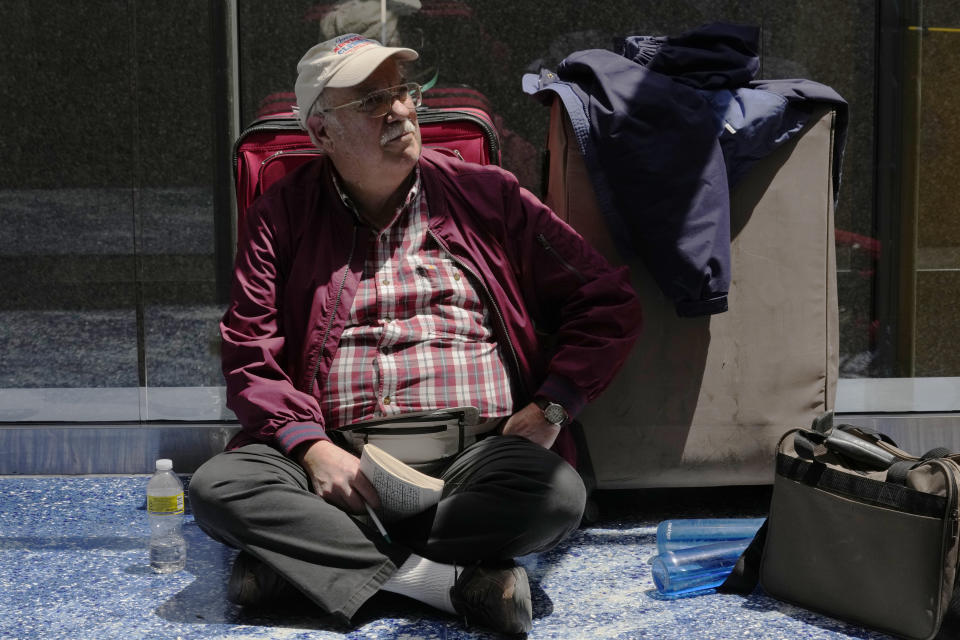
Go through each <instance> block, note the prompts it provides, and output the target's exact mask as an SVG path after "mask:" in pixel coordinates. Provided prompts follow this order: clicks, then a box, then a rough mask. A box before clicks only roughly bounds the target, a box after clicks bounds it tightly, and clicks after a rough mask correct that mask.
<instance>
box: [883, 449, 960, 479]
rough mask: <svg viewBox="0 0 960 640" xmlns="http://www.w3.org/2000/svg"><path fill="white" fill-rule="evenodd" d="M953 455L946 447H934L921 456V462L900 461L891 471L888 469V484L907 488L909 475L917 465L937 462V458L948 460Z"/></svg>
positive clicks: (893, 465)
mask: <svg viewBox="0 0 960 640" xmlns="http://www.w3.org/2000/svg"><path fill="white" fill-rule="evenodd" d="M951 455H953V452H952V451H950V449H947V448H946V447H934V448H933V449H930V451H927V452H926V453H925V454H923V455H922V456H920V459H919V460H900V461H899V462H895V463H893V464H892V465H891V466H890V468H889V469H887V482H893V483H895V484H902V485H904V486H906V484H907V474H908V473H909V472H910V471H911V470H912V469H913V468H914V467H916V466H917V465H919V464H921V463H924V462H926V461H927V460H936V459H937V458H947V457H949V456H951Z"/></svg>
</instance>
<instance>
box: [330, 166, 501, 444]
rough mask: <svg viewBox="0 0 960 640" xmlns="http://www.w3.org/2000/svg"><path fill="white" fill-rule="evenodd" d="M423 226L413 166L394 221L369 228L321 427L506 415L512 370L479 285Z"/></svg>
mask: <svg viewBox="0 0 960 640" xmlns="http://www.w3.org/2000/svg"><path fill="white" fill-rule="evenodd" d="M338 190H339V191H340V197H341V198H342V199H343V201H344V203H345V204H346V205H347V206H348V208H350V209H352V210H353V211H354V213H356V207H354V206H353V204H352V203H351V202H350V199H349V198H348V197H347V196H346V194H345V193H344V192H343V190H342V189H341V188H340V186H339V185H338ZM427 221H428V210H427V202H426V197H425V194H424V192H423V188H422V185H421V183H420V175H419V170H418V171H417V175H416V179H415V181H414V184H413V186H412V187H411V189H410V191H409V193H408V194H407V198H406V201H405V202H404V203H403V205H402V206H401V207H400V208H399V209H398V210H397V213H396V215H395V216H394V219H393V220H392V221H391V223H390V224H389V225H387V227H386V228H384V229H383V230H381V231H379V232H377V231H372V232H373V233H376V234H377V237H376V239H375V241H374V242H372V243H371V245H370V251H369V253H368V254H367V257H366V261H365V264H364V273H363V279H362V281H361V283H360V286H359V289H358V290H357V293H356V297H355V298H354V301H353V307H352V308H351V310H350V317H349V320H348V321H347V326H346V327H345V329H344V331H343V335H342V336H341V338H340V344H339V346H338V347H337V351H336V354H335V355H334V360H333V364H332V366H331V369H330V373H329V376H328V378H327V381H326V386H325V388H324V389H323V390H322V391H321V392H320V398H319V400H320V408H321V410H322V411H323V413H324V415H325V417H326V420H327V425H328V427H331V428H337V427H342V426H345V425H348V424H351V423H353V422H356V421H358V420H362V419H365V418H371V417H378V416H384V415H391V414H399V413H404V412H409V411H421V410H428V409H442V408H445V407H453V406H474V407H477V408H478V409H479V410H480V415H481V416H484V417H486V418H494V417H499V416H506V415H509V414H510V413H512V407H513V400H512V395H511V390H510V376H509V372H508V369H507V367H506V364H505V361H504V358H503V352H502V350H501V347H500V346H499V345H498V343H497V341H496V339H495V336H494V334H493V330H492V328H491V322H490V317H489V314H488V311H487V309H486V308H485V306H484V303H483V299H482V297H481V295H480V291H479V290H478V286H477V284H476V283H474V282H471V280H472V277H471V276H469V275H468V274H467V273H466V272H464V271H463V270H461V269H460V267H459V266H458V265H457V263H456V262H454V261H453V260H452V258H451V257H450V256H449V255H447V254H446V252H444V251H443V250H442V249H441V248H440V247H439V246H438V245H437V243H436V241H435V240H433V238H431V236H430V235H429V234H428V233H427V229H428V227H427Z"/></svg>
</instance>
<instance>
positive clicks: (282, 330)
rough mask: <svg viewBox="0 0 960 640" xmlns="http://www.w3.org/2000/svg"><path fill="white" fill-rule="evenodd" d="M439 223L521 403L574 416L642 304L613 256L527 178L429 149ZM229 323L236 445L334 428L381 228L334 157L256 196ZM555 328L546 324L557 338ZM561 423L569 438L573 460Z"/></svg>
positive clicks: (626, 346)
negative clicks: (331, 413) (342, 350)
mask: <svg viewBox="0 0 960 640" xmlns="http://www.w3.org/2000/svg"><path fill="white" fill-rule="evenodd" d="M420 176H421V180H422V185H423V188H424V191H425V197H426V198H427V203H428V209H429V213H430V230H429V232H428V233H430V235H431V236H432V237H433V239H434V240H435V241H436V242H437V243H438V244H439V245H440V246H441V247H442V248H443V250H444V251H446V252H447V253H448V254H449V255H450V257H451V258H452V259H453V260H454V261H455V262H457V263H458V264H459V266H460V267H461V268H462V269H464V270H465V271H467V272H468V273H470V274H472V275H473V276H474V277H475V279H476V281H477V282H479V283H480V285H481V290H482V292H483V294H484V296H485V299H486V302H487V304H489V305H490V315H491V318H492V321H493V324H494V327H493V329H494V331H495V332H496V335H497V337H498V339H499V340H500V341H501V343H502V344H503V345H504V354H505V357H506V359H507V364H508V366H509V367H510V370H511V373H512V374H513V375H512V379H511V383H512V387H513V395H514V400H515V402H516V403H517V405H516V407H515V409H519V408H521V407H523V406H524V405H526V404H527V403H528V402H530V400H531V399H532V398H533V397H534V396H543V397H546V398H549V399H551V400H554V401H555V402H559V403H560V404H562V405H563V406H564V407H565V408H566V410H567V412H568V413H569V414H570V415H571V416H576V415H577V413H578V412H579V411H580V410H581V409H582V408H583V406H584V405H585V404H586V403H587V402H589V401H590V400H592V399H593V398H595V397H596V396H597V395H598V394H599V393H600V392H601V391H602V390H603V389H604V388H605V387H606V386H607V384H608V383H609V382H610V380H611V379H612V378H613V376H614V374H615V373H616V371H617V370H618V369H619V368H620V366H621V365H622V364H623V362H624V360H625V359H626V357H627V354H628V353H629V351H630V348H631V346H632V345H633V342H634V340H635V339H636V337H637V335H638V333H639V331H640V323H641V312H640V304H639V302H638V300H637V298H636V294H635V292H634V290H633V288H632V287H631V285H630V283H629V275H628V272H627V270H626V268H619V269H615V268H613V267H612V266H610V264H609V263H608V262H607V261H606V260H605V259H604V258H603V257H601V256H600V254H598V253H597V252H596V251H595V250H594V249H593V248H591V247H590V246H589V245H588V244H587V243H586V242H585V241H584V240H583V239H582V238H581V237H580V236H579V235H578V234H577V233H576V232H575V231H574V230H573V229H572V228H571V227H570V226H569V225H567V224H566V223H565V222H563V221H561V220H560V219H559V218H558V217H557V216H556V215H554V214H553V212H551V211H550V210H549V209H548V208H547V207H546V206H544V205H543V204H542V203H541V202H540V201H539V200H538V199H537V198H536V197H535V196H534V195H533V194H531V193H530V192H528V191H526V190H525V189H522V188H521V187H520V185H519V184H518V182H517V180H516V178H514V177H513V175H511V174H510V173H508V172H506V171H504V170H502V169H500V168H499V167H495V166H481V165H476V164H471V163H466V162H463V161H461V160H458V159H456V158H451V157H449V156H446V155H444V154H441V153H438V152H435V151H432V150H429V149H424V151H423V153H422V156H421V158H420ZM245 224H246V233H245V236H244V241H243V242H242V243H241V246H240V247H239V248H238V252H237V258H236V263H235V266H234V282H233V291H232V300H231V303H230V306H229V308H228V310H227V312H226V314H225V315H224V317H223V320H222V322H221V325H220V330H221V335H222V338H223V351H222V353H223V363H222V364H223V373H224V376H225V378H226V384H227V406H228V407H229V408H230V409H232V410H233V412H234V413H235V414H236V415H237V418H238V419H239V420H240V424H241V425H242V427H243V429H242V430H241V432H240V433H238V434H237V435H236V436H235V437H234V438H233V439H232V440H231V441H230V443H229V444H228V445H227V447H228V448H230V449H232V448H236V447H239V446H243V445H245V444H249V443H253V442H264V443H267V444H270V445H272V446H275V447H277V448H279V449H280V450H282V451H284V452H285V453H287V454H290V453H291V452H292V451H293V449H294V448H295V447H297V446H298V445H301V444H304V443H306V442H310V441H314V440H318V439H324V438H327V436H326V433H325V426H324V417H323V415H322V414H321V412H320V407H319V404H318V402H317V400H316V398H315V394H316V393H317V389H318V388H319V389H322V388H323V387H324V383H325V380H326V377H327V373H328V371H329V369H330V365H331V363H332V361H333V356H334V352H335V351H336V349H337V344H338V342H339V339H340V334H341V332H342V331H343V328H344V323H345V322H346V319H347V316H348V314H349V311H350V307H351V305H352V303H353V297H354V294H355V292H356V290H357V285H358V283H359V280H360V276H361V274H362V270H363V262H364V258H365V256H366V255H367V248H368V245H369V243H370V242H371V240H372V234H371V233H370V230H369V228H367V227H365V226H362V225H361V224H360V223H359V222H358V220H357V218H356V216H355V215H354V214H353V213H352V212H350V211H349V210H348V209H347V208H346V207H345V206H344V205H343V203H342V201H341V200H340V198H339V196H338V195H337V191H336V189H335V188H334V186H333V183H332V165H331V163H330V162H329V160H328V159H327V158H325V157H321V158H320V159H318V160H315V161H312V162H310V163H308V164H306V165H305V166H303V167H300V168H299V169H297V170H296V171H294V172H292V173H291V174H290V175H288V176H286V177H284V178H283V179H282V180H281V181H279V182H278V183H277V184H275V185H274V186H273V187H272V188H271V189H270V190H268V191H267V193H265V194H263V195H262V196H260V197H259V198H258V199H257V200H256V202H255V203H254V204H253V206H251V208H250V209H249V211H248V212H247V215H246V218H245ZM547 336H549V337H547ZM565 432H566V430H563V431H561V436H562V437H561V438H558V445H557V446H556V447H555V448H557V449H558V451H559V452H560V453H561V454H562V455H564V457H566V458H567V459H568V460H570V459H571V458H572V457H573V455H572V454H571V451H570V447H571V444H572V443H571V440H570V438H569V435H568V434H566V433H565Z"/></svg>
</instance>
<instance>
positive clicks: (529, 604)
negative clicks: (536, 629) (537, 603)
mask: <svg viewBox="0 0 960 640" xmlns="http://www.w3.org/2000/svg"><path fill="white" fill-rule="evenodd" d="M513 574H514V578H515V580H516V582H515V587H514V592H513V613H514V615H513V619H514V620H516V621H517V622H519V623H520V627H521V628H520V629H519V630H518V631H515V632H514V633H526V632H528V631H530V629H531V628H532V627H533V601H532V599H531V597H530V580H529V578H528V577H527V570H526V569H524V568H523V567H519V566H518V567H514V568H513Z"/></svg>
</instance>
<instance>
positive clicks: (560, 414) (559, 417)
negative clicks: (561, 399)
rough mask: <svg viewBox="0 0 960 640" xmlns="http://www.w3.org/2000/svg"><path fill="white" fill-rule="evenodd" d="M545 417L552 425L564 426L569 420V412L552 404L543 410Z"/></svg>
mask: <svg viewBox="0 0 960 640" xmlns="http://www.w3.org/2000/svg"><path fill="white" fill-rule="evenodd" d="M543 417H544V418H546V419H547V422H550V423H552V424H562V423H563V421H564V420H566V419H567V412H566V411H565V410H564V408H563V407H561V406H560V405H558V404H556V403H555V402H551V403H550V404H548V405H547V406H546V407H544V409H543Z"/></svg>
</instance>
